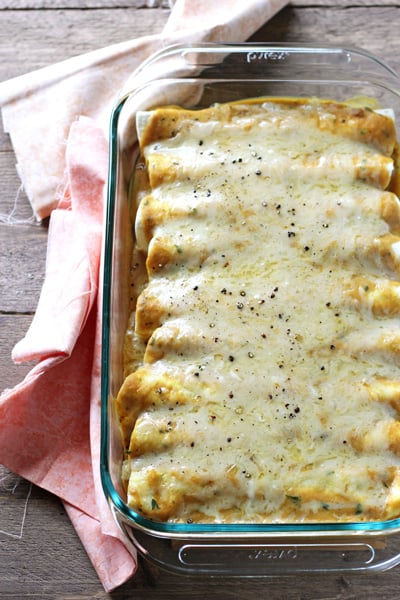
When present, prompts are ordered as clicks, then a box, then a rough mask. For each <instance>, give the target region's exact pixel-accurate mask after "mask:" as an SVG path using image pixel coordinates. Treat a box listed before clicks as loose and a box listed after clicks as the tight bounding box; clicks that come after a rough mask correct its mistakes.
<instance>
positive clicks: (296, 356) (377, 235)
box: [117, 99, 400, 523]
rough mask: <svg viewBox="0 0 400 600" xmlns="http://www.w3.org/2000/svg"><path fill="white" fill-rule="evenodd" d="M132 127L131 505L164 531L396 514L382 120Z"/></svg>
mask: <svg viewBox="0 0 400 600" xmlns="http://www.w3.org/2000/svg"><path fill="white" fill-rule="evenodd" d="M140 131H141V139H140V144H141V159H140V161H139V164H138V179H137V183H136V188H135V202H136V204H137V215H136V248H135V255H134V266H135V267H136V268H137V269H136V272H139V273H141V276H140V277H137V278H134V280H133V284H135V285H136V295H135V298H134V306H133V311H132V317H131V324H130V328H129V330H128V332H127V336H126V350H125V356H126V379H125V381H124V383H123V385H122V388H121V391H120V393H119V396H118V398H117V409H118V412H119V415H120V420H121V427H122V433H123V437H124V440H125V444H126V460H125V461H124V467H123V478H124V480H125V481H126V486H127V498H128V503H129V505H130V506H131V507H132V508H134V509H135V510H137V511H138V512H139V513H141V514H143V515H144V516H146V517H148V518H151V519H160V520H164V521H171V522H185V521H189V522H217V523H218V522H246V523H252V522H254V523H255V522H302V521H359V520H375V519H389V518H392V517H394V516H398V514H399V513H400V494H399V489H400V488H399V485H400V484H399V474H400V469H399V467H400V422H399V410H400V400H399V398H400V318H399V316H400V251H399V248H400V204H399V200H398V198H397V196H396V189H395V183H394V182H396V181H397V178H396V168H397V167H396V164H395V156H396V155H397V143H396V136H395V130H394V123H393V120H392V119H391V118H390V117H389V116H387V115H385V114H379V113H377V112H372V111H371V110H364V109H359V108H352V107H350V106H346V105H341V104H336V103H333V102H328V101H323V102H322V101H321V102H319V101H316V100H311V101H306V100H290V99H281V100H278V99H275V100H270V101H266V100H259V101H249V102H242V103H234V104H225V105H217V106H213V107H211V108H209V109H204V110H201V111H187V110H183V109H180V108H174V107H165V108H160V109H158V110H155V111H153V112H151V113H149V114H145V115H141V116H140ZM134 271H135V269H134Z"/></svg>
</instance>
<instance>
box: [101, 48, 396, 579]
mask: <svg viewBox="0 0 400 600" xmlns="http://www.w3.org/2000/svg"><path fill="white" fill-rule="evenodd" d="M135 82H136V87H135V89H133V90H130V91H128V92H127V93H126V94H124V95H123V97H122V98H121V100H120V101H119V102H118V104H117V105H116V106H115V108H114V111H113V113H112V117H111V125H110V127H111V129H110V167H109V181H108V198H107V219H106V232H105V248H104V272H103V329H102V392H101V393H102V398H101V401H102V435H101V476H102V483H103V487H104V492H105V495H106V497H107V499H108V501H109V504H110V506H111V509H112V511H113V513H114V514H115V518H116V520H117V522H118V523H119V525H120V526H121V528H122V530H123V531H124V532H125V535H126V537H127V540H128V541H130V542H131V543H132V544H133V545H134V546H135V547H136V548H137V549H138V550H139V551H140V552H141V553H143V554H144V555H145V556H146V557H147V558H149V559H151V560H152V561H154V562H155V563H156V564H158V565H159V566H161V567H163V568H166V569H170V570H173V571H175V572H180V573H183V574H201V573H204V574H210V575H218V574H221V575H222V574H229V575H240V576H243V575H245V576H271V575H277V574H290V573H296V572H299V571H321V570H323V571H353V570H371V569H379V570H384V569H388V568H390V567H392V566H394V565H396V564H397V563H399V562H400V539H399V538H398V536H399V530H400V519H394V520H391V521H384V522H352V523H348V522H346V523H340V522H333V523H298V524H297V523H295V524H254V525H248V524H234V523H233V524H223V525H218V524H204V525H202V524H186V523H185V524H177V523H162V522H153V521H150V520H147V519H145V518H143V517H142V516H141V515H139V514H137V513H136V512H135V511H133V510H132V509H131V508H129V507H128V505H127V504H126V494H125V491H124V489H123V485H122V481H121V466H122V461H123V447H122V441H121V434H120V431H119V425H118V420H117V416H116V411H115V398H116V395H117V393H118V390H119V388H120V386H121V383H122V378H123V372H122V365H123V351H124V350H123V344H124V335H125V331H126V327H127V322H128V312H129V285H130V261H131V252H132V247H133V241H134V239H133V235H134V234H133V233H132V232H133V231H134V228H133V215H132V214H131V206H130V191H129V190H130V185H131V180H132V175H133V172H134V167H135V162H136V159H137V156H138V148H137V134H136V123H135V115H136V112H137V111H138V110H145V109H151V108H152V107H155V106H157V105H165V104H175V105H180V106H183V107H187V108H201V107H207V106H209V105H211V104H212V103H215V102H226V101H234V100H240V99H244V98H249V97H260V96H275V97H282V96H289V97H296V98H298V97H320V98H330V99H333V100H337V101H347V100H348V99H349V98H360V97H361V98H369V99H371V98H372V99H374V101H376V102H377V103H378V105H379V106H380V107H383V108H390V109H392V110H393V111H394V114H395V115H400V91H399V90H400V85H399V84H400V80H399V78H398V77H397V75H396V73H394V72H393V71H392V70H391V69H390V68H389V67H387V66H386V65H385V64H383V63H382V62H381V61H379V60H378V59H377V58H375V57H373V56H371V55H370V54H368V53H367V52H364V51H362V50H358V49H345V48H335V47H317V46H309V45H303V46H294V45H284V46H282V45H276V44H273V45H264V44H239V45H216V44H202V45H196V46H174V47H170V48H166V49H165V50H162V51H161V52H159V53H158V54H156V55H154V56H153V57H151V58H150V59H149V60H148V61H147V62H146V63H144V64H143V66H142V67H141V68H140V69H139V70H138V72H137V73H136V77H135Z"/></svg>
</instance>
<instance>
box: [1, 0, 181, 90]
mask: <svg viewBox="0 0 400 600" xmlns="http://www.w3.org/2000/svg"><path fill="white" fill-rule="evenodd" d="M168 14H169V12H168V11H167V10H164V9H161V8H158V9H154V10H143V11H140V18H139V16H138V12H135V11H132V10H130V9H118V10H111V9H104V10H102V9H98V10H97V9H94V10H78V9H75V10H63V9H60V10H45V11H30V10H18V11H15V10H12V11H0V58H1V60H0V81H5V80H7V79H9V78H11V77H15V76H17V75H22V74H23V73H27V72H29V71H32V70H34V69H38V68H40V67H44V66H46V65H49V64H51V63H55V62H58V61H61V60H64V59H66V58H70V57H72V56H77V55H79V54H83V53H85V52H90V51H91V50H96V49H98V48H103V47H106V46H109V45H111V44H115V43H119V42H124V41H126V40H129V39H131V38H137V37H140V36H144V35H149V34H152V33H159V32H160V31H161V30H162V28H163V26H164V24H165V22H166V21H167V18H168ZM133 20H134V22H133ZM10 31H12V32H13V35H12V36H10V33H9V32H10ZM16 48H18V52H16V51H15V49H16Z"/></svg>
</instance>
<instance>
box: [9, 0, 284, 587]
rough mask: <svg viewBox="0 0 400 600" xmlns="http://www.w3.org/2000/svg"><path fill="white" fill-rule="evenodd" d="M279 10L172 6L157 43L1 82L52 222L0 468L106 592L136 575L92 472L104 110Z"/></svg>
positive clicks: (19, 144)
mask: <svg viewBox="0 0 400 600" xmlns="http://www.w3.org/2000/svg"><path fill="white" fill-rule="evenodd" d="M284 4H286V2H285V1H283V0H248V1H247V2H245V3H244V2H243V1H242V0H220V2H215V1H214V0H177V2H176V3H175V5H174V8H173V10H172V12H171V15H170V18H169V20H168V22H167V24H166V26H165V29H164V31H163V32H161V33H160V34H158V35H154V36H149V37H146V38H140V39H137V40H132V41H129V42H126V43H124V44H119V45H117V46H112V47H110V48H106V49H102V50H99V51H96V52H93V53H90V54H89V55H84V56H82V57H77V58H75V59H71V60H69V61H65V62H64V63H61V65H60V64H59V65H55V66H51V67H48V68H45V69H41V70H40V71H37V72H34V73H32V74H28V75H26V76H22V77H19V78H17V79H15V80H11V81H9V82H4V83H0V105H2V106H3V108H2V114H3V121H4V127H5V129H6V131H8V132H9V133H10V136H11V140H12V143H13V146H14V150H15V154H16V160H17V168H18V171H19V173H20V176H21V179H22V182H23V184H24V187H25V189H26V191H27V194H28V197H29V200H30V202H31V205H32V208H33V210H34V213H35V215H36V217H37V218H38V219H40V218H43V217H45V216H50V225H49V235H48V251H47V260H46V273H45V281H44V284H43V288H42V292H41V296H40V300H39V304H38V306H37V310H36V313H35V316H34V318H33V321H32V324H31V326H30V328H29V330H28V331H27V333H26V335H25V337H24V338H23V339H22V340H21V341H20V342H18V344H17V345H16V346H15V348H14V349H13V351H12V357H13V359H14V361H15V362H17V363H20V362H24V361H32V360H34V361H35V363H36V364H35V366H34V367H33V368H32V370H31V371H30V372H29V374H28V375H27V376H26V378H25V379H24V380H23V381H22V382H21V383H20V384H18V385H17V386H16V387H15V388H13V389H12V390H5V391H4V392H3V394H2V395H1V397H0V423H1V427H0V463H2V464H4V465H5V466H7V467H8V468H9V469H10V470H11V471H13V472H15V473H18V474H20V475H21V476H22V477H24V478H26V479H28V480H29V481H31V482H33V483H34V484H36V485H38V486H41V487H43V488H44V489H46V490H48V491H50V492H52V493H54V494H56V495H57V496H58V497H59V498H60V499H61V500H62V502H63V503H64V506H65V509H66V511H67V513H68V515H69V517H70V519H71V521H72V523H73V525H74V527H75V529H76V531H77V534H78V535H79V537H80V539H81V541H82V544H83V545H84V547H85V549H86V551H87V553H88V555H89V557H90V559H91V561H92V563H93V566H94V568H95V569H96V572H97V574H98V576H99V579H100V581H101V582H102V584H103V586H104V588H105V590H107V591H110V590H112V589H114V588H116V587H118V586H119V585H121V584H122V583H124V582H125V581H127V580H128V579H129V578H130V577H131V576H132V575H133V574H134V573H135V570H136V567H137V560H136V554H135V551H134V550H133V549H132V547H131V546H130V544H129V542H128V541H127V540H126V539H125V538H124V536H123V535H122V533H121V532H120V530H119V528H118V527H117V525H116V523H115V522H114V519H113V517H112V515H111V512H110V510H109V508H108V505H107V503H106V500H105V497H104V494H103V491H102V486H101V481H100V469H99V462H100V459H99V453H100V367H101V365H100V356H101V353H100V351H101V299H102V298H101V285H100V273H101V260H102V243H103V233H104V204H105V203H104V199H105V184H106V181H107V165H108V141H107V130H108V121H109V116H110V111H111V108H112V106H113V105H114V103H115V102H116V100H117V98H118V96H119V92H120V90H122V89H123V88H124V87H133V86H134V84H135V70H136V68H137V67H138V66H139V65H140V64H141V62H142V61H143V60H144V59H146V58H147V57H148V56H150V55H151V54H152V53H153V52H154V51H155V50H157V49H159V48H161V47H163V46H166V45H168V44H170V43H171V42H179V41H184V42H186V41H192V42H201V41H218V42H230V41H237V42H240V41H245V40H246V39H248V37H249V36H250V35H251V34H252V33H254V31H256V29H257V28H258V27H259V26H260V25H261V24H262V23H264V22H265V21H267V20H268V19H269V18H271V17H272V16H273V15H274V14H275V13H276V12H277V11H278V10H279V9H280V8H282V6H283V5H284ZM44 139H45V140H46V144H43V140H44ZM39 146H40V152H39V151H38V150H39ZM33 157H34V158H33ZM50 157H51V160H50Z"/></svg>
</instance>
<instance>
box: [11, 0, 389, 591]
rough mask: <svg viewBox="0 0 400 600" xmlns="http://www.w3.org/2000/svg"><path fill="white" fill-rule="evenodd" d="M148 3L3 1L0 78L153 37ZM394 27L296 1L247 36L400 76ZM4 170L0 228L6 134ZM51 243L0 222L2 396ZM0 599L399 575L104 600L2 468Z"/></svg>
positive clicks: (367, 8)
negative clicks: (356, 59)
mask: <svg viewBox="0 0 400 600" xmlns="http://www.w3.org/2000/svg"><path fill="white" fill-rule="evenodd" d="M145 4H146V2H144V1H141V0H125V1H124V0H0V80H1V81H3V80H6V79H8V78H10V77H13V76H16V75H20V74H22V73H25V72H28V71H30V70H33V69H35V68H38V67H42V66H45V65H47V64H50V63H52V62H55V61H58V60H62V59H64V58H67V57H70V56H73V55H76V54H79V53H83V52H86V51H89V50H92V49H95V48H99V47H102V46H106V45H108V44H111V43H114V42H119V41H123V40H125V39H128V38H130V37H137V36H141V35H144V34H148V33H153V32H158V31H160V30H161V28H162V26H163V24H164V23H165V21H166V20H167V17H168V14H169V10H168V8H167V2H165V6H164V5H162V6H159V7H158V8H146V7H145ZM148 4H150V3H148ZM153 4H157V3H153ZM159 4H161V3H159ZM399 23H400V0H382V1H381V2H379V3H378V2H376V1H374V0H352V1H351V2H346V1H344V0H338V1H336V2H334V1H333V0H331V1H330V0H296V1H294V2H291V3H290V4H289V5H288V6H287V7H286V8H285V9H283V10H282V11H281V12H280V13H279V14H278V15H277V16H276V17H275V18H274V19H273V20H272V21H270V22H269V23H268V24H266V25H265V26H263V27H261V29H260V30H259V31H258V32H257V33H256V34H255V35H254V37H253V39H254V40H255V41H280V42H298V41H303V42H307V41H309V42H310V41H318V42H321V43H333V44H337V45H340V44H343V45H347V46H348V45H358V46H361V47H364V48H365V49H367V50H369V51H371V52H373V53H375V54H377V55H378V56H379V57H380V58H382V59H385V60H386V61H387V63H388V64H389V65H390V66H391V67H393V68H395V69H397V70H398V71H399V72H400V38H399ZM0 173H1V177H0V213H1V215H2V217H3V218H2V219H1V221H4V217H6V216H7V215H10V214H11V212H12V211H13V210H14V209H15V212H14V213H13V215H14V218H17V219H22V220H24V221H27V220H29V218H30V217H31V211H30V207H29V203H28V201H27V199H26V196H25V195H24V192H23V191H22V190H20V183H19V179H18V177H17V174H16V171H15V166H14V155H13V152H12V148H11V144H10V141H9V139H8V136H7V135H5V134H4V133H3V132H2V131H0ZM16 200H17V205H16V207H15V206H14V203H15V201H16ZM46 240H47V227H46V223H42V224H37V223H31V224H29V223H25V224H14V225H12V226H10V225H7V224H4V223H3V222H1V223H0V248H1V252H0V328H1V329H0V330H1V336H0V373H1V388H2V389H4V388H6V387H12V386H13V385H15V384H16V383H17V382H18V381H20V380H21V379H22V377H23V376H24V374H25V373H26V372H27V370H28V368H29V366H23V367H16V366H14V365H13V364H12V362H11V360H10V351H11V348H12V346H13V344H14V343H15V342H16V341H17V340H19V339H20V338H21V337H22V336H23V334H24V332H25V331H26V329H27V327H28V325H29V323H30V321H31V318H32V315H33V313H34V310H35V307H36V304H37V300H38V297H39V292H40V288H41V284H42V281H43V274H44V263H45V253H46ZM0 426H1V425H0ZM398 551H399V552H400V540H399V543H398ZM0 597H1V598H25V597H28V598H30V597H36V598H40V599H47V598H48V599H49V600H50V599H51V600H54V599H56V598H64V599H71V600H72V599H74V600H77V599H81V600H83V599H84V598H85V599H87V598H97V599H100V598H136V599H142V598H143V599H144V598H146V599H149V598H154V599H156V598H160V599H161V598H162V599H172V598H182V599H183V598H185V599H186V598H189V597H190V598H192V599H199V600H200V599H203V598H215V599H217V598H219V599H221V600H222V599H224V600H227V599H228V598H229V599H232V600H233V599H234V598H235V599H244V598H246V599H253V598H254V599H256V598H269V599H270V600H272V599H287V600H290V599H297V600H300V598H301V599H304V600H305V599H307V600H311V599H319V600H322V599H325V600H328V599H331V600H333V599H336V600H339V599H341V600H345V599H348V600H350V599H359V598H364V599H365V600H375V599H376V598H380V599H381V600H384V599H395V598H398V597H400V567H397V568H395V569H393V570H391V571H388V572H385V573H382V574H379V573H375V574H371V575H368V574H354V575H345V576H343V575H340V574H324V573H321V574H319V575H312V576H307V575H299V576H297V577H296V578H291V577H280V578H276V579H269V580H259V579H238V580H235V579H226V578H225V579H214V580H207V579H204V578H203V579H198V580H195V579H191V578H190V579H187V578H181V577H178V576H175V575H170V574H166V573H155V572H154V569H149V568H148V567H147V566H145V565H144V564H141V566H140V568H139V571H138V573H137V575H136V577H135V578H134V579H133V580H132V581H130V582H128V583H126V584H125V585H124V586H122V587H121V588H120V589H118V590H116V591H115V592H114V593H112V594H106V593H105V592H104V591H103V589H102V586H101V584H100V583H99V581H98V579H97V576H96V573H95V572H94V570H93V568H92V566H91V564H90V562H89V559H88V558H87V556H86V554H85V551H84V549H83V548H82V546H81V544H80V541H79V539H78V538H77V536H76V534H75V532H74V530H73V528H72V526H71V524H70V522H69V520H68V518H67V516H66V514H65V512H64V510H63V507H62V505H61V503H60V502H59V501H58V499H57V498H54V497H53V496H51V495H50V494H48V493H46V492H44V491H42V490H40V489H39V488H37V487H34V486H31V485H30V484H29V483H28V482H26V481H24V480H21V479H20V478H19V477H18V476H16V475H13V474H12V473H9V472H8V471H7V470H6V469H4V468H1V467H0Z"/></svg>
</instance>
